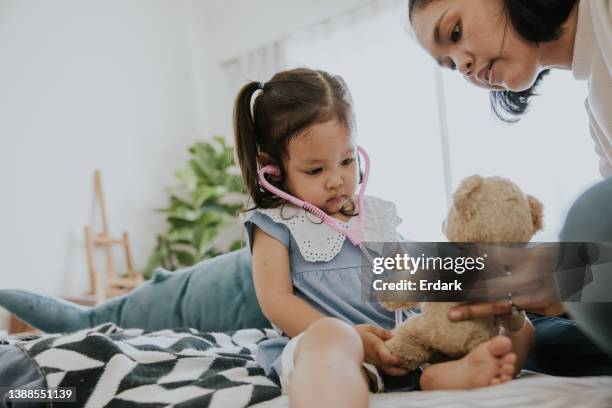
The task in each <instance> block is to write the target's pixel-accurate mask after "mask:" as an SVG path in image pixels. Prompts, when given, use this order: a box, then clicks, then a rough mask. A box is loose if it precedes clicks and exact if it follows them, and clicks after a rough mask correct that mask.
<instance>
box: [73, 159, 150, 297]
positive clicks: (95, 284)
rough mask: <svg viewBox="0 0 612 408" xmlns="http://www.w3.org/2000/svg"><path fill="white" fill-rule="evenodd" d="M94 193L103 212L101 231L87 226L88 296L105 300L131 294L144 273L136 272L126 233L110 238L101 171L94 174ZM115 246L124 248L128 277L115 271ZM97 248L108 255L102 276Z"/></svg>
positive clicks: (140, 281)
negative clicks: (95, 231)
mask: <svg viewBox="0 0 612 408" xmlns="http://www.w3.org/2000/svg"><path fill="white" fill-rule="evenodd" d="M95 194H96V199H97V201H98V204H99V205H100V211H101V213H102V232H100V233H98V234H95V233H93V232H92V231H91V228H90V227H89V226H86V227H85V248H86V250H87V265H88V267H89V279H90V293H89V294H91V295H94V296H95V297H96V298H97V299H106V298H109V297H113V296H118V295H123V294H125V293H127V292H129V291H130V290H132V289H134V288H135V287H136V286H138V285H140V284H141V283H142V281H143V278H142V275H141V274H139V273H137V272H136V271H134V267H133V264H132V253H131V251H130V244H129V240H128V234H127V232H124V233H123V236H122V237H121V238H119V239H118V238H112V237H111V236H110V233H109V230H108V222H107V218H106V206H105V204H104V195H103V193H102V177H101V175H100V171H99V170H96V171H95ZM114 245H120V246H122V247H123V251H124V253H125V259H126V263H127V274H126V275H125V276H119V275H118V274H117V270H116V269H115V263H114V260H113V246H114ZM96 247H102V248H103V249H104V253H105V255H106V271H105V274H104V275H103V276H101V275H99V274H98V272H97V270H96V266H95V262H94V253H95V249H96Z"/></svg>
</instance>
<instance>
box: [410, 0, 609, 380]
mask: <svg viewBox="0 0 612 408" xmlns="http://www.w3.org/2000/svg"><path fill="white" fill-rule="evenodd" d="M409 17H410V22H411V25H412V29H413V34H414V36H415V38H416V40H417V41H418V42H419V43H420V44H421V46H422V47H423V48H424V49H425V50H426V51H427V52H428V53H429V54H430V55H431V56H432V57H433V58H434V59H435V60H436V61H437V62H438V64H440V65H441V66H442V67H445V68H449V69H452V70H456V71H458V73H459V74H460V75H463V76H464V78H465V79H466V80H467V81H469V82H471V83H472V84H474V85H476V86H479V87H482V88H486V89H489V90H490V92H491V98H490V99H491V105H492V108H493V112H494V113H495V114H496V115H497V117H498V118H500V119H501V120H503V121H506V122H516V121H517V120H519V119H520V117H521V116H522V115H523V114H524V113H525V112H526V111H527V108H528V107H529V103H530V100H531V98H532V97H533V96H534V95H535V89H536V87H537V86H538V84H539V83H540V82H541V81H542V80H543V78H544V76H545V75H546V74H547V73H548V72H549V70H550V69H563V70H571V71H572V73H573V76H574V77H575V78H576V79H577V80H582V81H586V85H587V86H588V97H587V100H586V102H585V106H586V109H587V113H588V116H589V121H590V133H591V136H592V138H593V141H594V143H595V151H596V153H597V155H598V156H599V170H600V173H601V175H602V176H603V177H604V178H607V180H605V181H603V182H601V183H599V184H598V185H596V186H594V187H592V188H591V189H590V190H589V191H587V192H586V193H585V194H583V195H582V196H581V197H580V198H579V199H578V201H577V202H576V203H575V204H574V206H573V207H572V210H571V211H570V213H569V215H568V218H567V220H566V223H565V226H564V228H563V231H562V233H561V236H560V240H561V241H600V242H611V241H612V207H611V205H610V203H612V3H611V2H610V0H582V1H579V0H410V1H409ZM560 143H562V141H560ZM567 305H568V307H569V308H570V309H571V310H570V311H571V312H573V313H574V314H575V315H576V316H577V317H578V319H579V321H580V323H581V324H582V323H583V322H584V326H583V327H585V328H586V329H587V332H588V333H589V334H591V335H592V337H593V338H594V339H596V340H597V341H598V344H599V345H601V346H603V348H606V349H607V350H608V351H610V350H612V345H611V343H612V333H610V328H609V327H608V325H609V323H608V322H609V319H610V318H612V312H611V311H610V309H611V306H610V305H612V303H608V304H605V303H602V304H598V305H597V304H593V305H589V304H578V303H574V304H567ZM520 306H522V307H524V308H525V309H527V310H528V311H530V312H533V313H538V314H541V315H559V314H562V313H563V312H564V308H563V305H562V304H560V303H546V302H544V303H540V304H533V303H532V304H529V303H525V304H522V305H520ZM508 309H509V304H508V303H507V302H504V303H483V304H476V305H466V306H463V307H459V308H456V309H454V310H451V312H450V313H449V318H450V319H451V320H463V319H469V318H473V317H478V316H486V315H493V314H503V313H507V312H508ZM593 317H594V318H596V319H599V320H597V321H595V322H594V323H593V322H589V320H588V319H589V318H593ZM606 319H607V320H606ZM532 320H533V323H534V326H535V327H536V349H535V352H534V353H533V359H532V364H531V366H530V368H532V369H536V370H539V371H544V372H548V373H552V374H558V375H595V374H612V359H610V358H609V357H606V356H605V354H604V353H602V352H600V351H599V350H598V349H597V348H596V347H594V346H592V345H591V342H590V341H589V339H587V338H586V337H584V335H583V334H582V333H581V332H580V331H579V330H578V329H577V328H576V326H575V323H574V322H573V321H572V320H569V319H565V318H561V317H542V316H535V315H534V316H532ZM569 350H571V351H572V353H571V357H567V355H568V354H570V353H568V351H569ZM611 355H612V354H611ZM568 358H569V361H568ZM556 360H562V361H560V362H557V363H556V364H555V361H556ZM528 368H529V367H528Z"/></svg>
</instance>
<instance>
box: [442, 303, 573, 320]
mask: <svg viewBox="0 0 612 408" xmlns="http://www.w3.org/2000/svg"><path fill="white" fill-rule="evenodd" d="M514 304H516V305H517V306H519V307H520V308H522V309H523V310H525V311H526V312H531V313H537V314H541V315H546V316H557V315H560V314H563V313H564V312H565V309H564V308H563V304H562V303H561V302H547V301H539V302H536V301H519V300H515V301H514ZM511 307H512V304H510V302H508V301H506V300H504V301H499V302H489V303H473V304H468V305H461V306H455V307H453V308H451V309H450V310H449V311H448V320H450V321H453V322H457V321H461V320H470V319H475V318H477V317H485V316H496V315H505V314H508V313H510V308H511Z"/></svg>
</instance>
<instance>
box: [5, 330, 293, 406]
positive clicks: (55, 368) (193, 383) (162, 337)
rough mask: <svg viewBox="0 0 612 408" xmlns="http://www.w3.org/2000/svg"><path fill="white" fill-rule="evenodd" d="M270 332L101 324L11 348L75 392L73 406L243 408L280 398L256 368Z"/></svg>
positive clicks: (52, 381)
mask: <svg viewBox="0 0 612 408" xmlns="http://www.w3.org/2000/svg"><path fill="white" fill-rule="evenodd" d="M275 336H276V334H275V333H274V331H272V330H269V329H261V330H260V329H246V330H238V331H235V332H227V333H198V332H197V331H195V330H193V329H180V330H162V331H157V332H144V331H143V330H139V329H121V328H119V327H117V326H115V325H114V324H111V323H108V324H103V325H100V326H98V327H95V328H93V329H85V330H81V331H78V332H76V333H72V334H69V335H43V336H36V337H32V338H27V339H21V340H19V341H17V342H14V344H15V345H17V346H18V347H20V348H21V349H22V350H24V351H25V352H26V353H27V354H28V355H29V356H30V357H31V359H32V361H33V362H34V363H35V364H36V365H37V366H38V368H39V370H40V372H41V373H42V374H43V376H44V378H45V380H46V383H47V384H46V385H47V386H48V387H75V388H76V396H77V402H78V403H79V406H85V407H88V408H94V407H103V406H104V407H119V406H121V407H139V406H143V407H144V406H146V407H162V406H163V407H166V406H180V407H243V406H249V405H253V404H256V403H258V402H261V401H265V400H268V399H271V398H274V397H277V396H279V395H280V394H281V391H280V389H279V387H277V386H276V384H275V383H274V382H273V381H271V380H270V379H269V378H267V377H266V376H265V373H264V371H263V369H262V368H261V367H259V366H258V365H257V364H256V363H255V361H254V352H255V348H256V347H257V343H259V342H260V341H262V340H265V339H268V338H273V337H275Z"/></svg>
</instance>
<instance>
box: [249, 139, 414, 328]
mask: <svg viewBox="0 0 612 408" xmlns="http://www.w3.org/2000/svg"><path fill="white" fill-rule="evenodd" d="M357 152H358V154H359V153H360V154H361V156H362V157H363V159H364V163H365V169H364V173H363V178H362V180H361V187H360V188H359V194H358V195H357V208H358V210H359V215H358V216H357V217H358V219H357V225H355V226H353V227H348V226H342V225H341V224H340V223H339V221H337V220H336V219H334V218H333V217H330V216H329V215H328V214H326V213H325V212H324V211H323V210H321V209H320V208H319V207H316V206H315V205H313V204H311V203H309V202H307V201H303V200H300V199H299V198H297V197H294V196H292V195H290V194H288V193H286V192H284V191H282V190H281V189H279V188H277V187H274V186H273V185H272V184H270V182H269V181H268V180H266V177H265V175H266V174H270V175H273V176H280V169H279V168H278V166H274V165H267V166H264V167H262V168H261V169H260V170H259V171H258V172H257V175H258V178H259V183H260V184H261V185H262V187H264V188H265V189H266V190H268V191H269V192H271V193H272V194H274V195H276V196H278V197H280V198H282V199H284V200H286V201H288V202H290V203H291V204H293V205H295V206H297V207H300V208H303V209H304V210H306V211H308V212H310V213H311V214H314V215H316V216H317V217H319V218H320V219H321V220H322V221H323V222H324V223H325V224H327V225H328V226H329V227H330V228H332V229H333V230H334V231H336V232H339V233H340V234H342V235H344V236H346V237H347V238H348V239H349V241H351V243H352V244H353V245H355V246H356V247H358V248H359V249H361V251H362V252H363V253H364V255H365V256H366V258H367V259H368V260H369V261H370V263H371V264H372V263H373V260H372V256H371V255H370V254H369V253H368V251H367V250H366V249H365V248H364V247H363V246H362V244H363V242H364V241H365V236H364V234H363V217H364V213H365V207H364V205H363V201H364V196H365V189H366V186H367V184H368V177H369V175H370V157H369V156H368V154H367V153H366V151H365V149H364V148H363V147H361V146H357ZM402 321H403V314H402V311H401V310H397V311H396V312H395V324H396V325H399V324H401V323H402Z"/></svg>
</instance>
